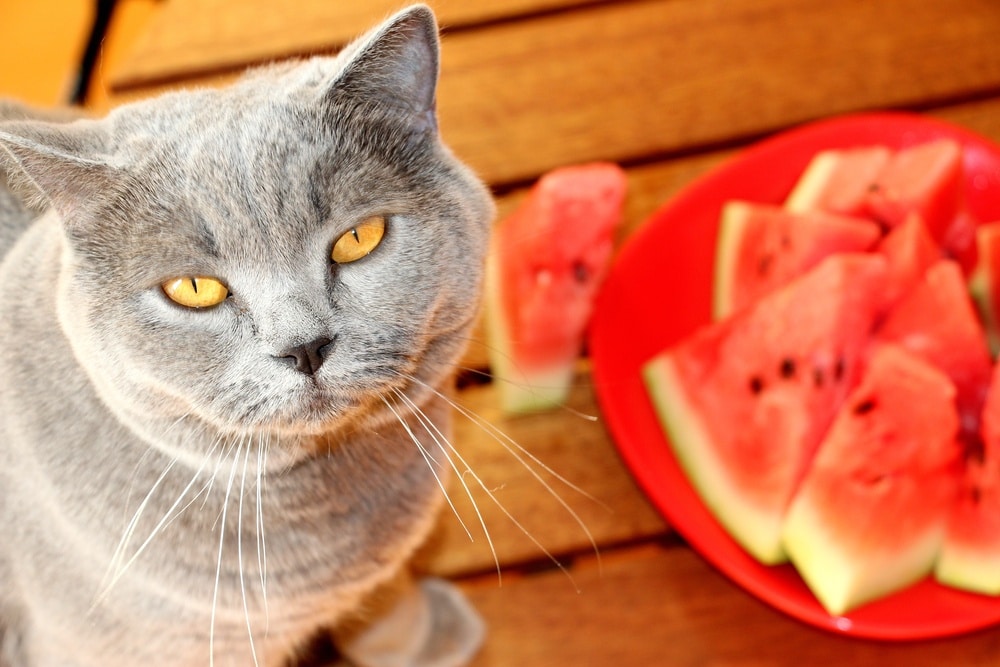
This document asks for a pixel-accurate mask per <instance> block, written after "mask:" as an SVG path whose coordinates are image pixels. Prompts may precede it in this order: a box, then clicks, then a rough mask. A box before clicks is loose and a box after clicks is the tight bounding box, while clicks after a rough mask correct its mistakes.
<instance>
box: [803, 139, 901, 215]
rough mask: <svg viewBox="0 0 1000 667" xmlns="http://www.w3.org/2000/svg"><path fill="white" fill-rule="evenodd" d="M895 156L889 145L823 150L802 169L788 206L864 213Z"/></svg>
mask: <svg viewBox="0 0 1000 667" xmlns="http://www.w3.org/2000/svg"><path fill="white" fill-rule="evenodd" d="M891 157H892V151H891V150H890V149H888V148H886V147H885V146H864V147H860V148H845V149H840V150H837V149H830V150H825V151H820V152H819V153H817V154H816V155H815V156H814V157H813V158H812V160H811V161H810V162H809V165H808V166H807V167H806V169H805V171H803V172H802V176H801V177H800V178H799V180H798V181H797V182H796V185H795V187H794V188H793V189H792V192H791V194H789V195H788V199H787V200H786V201H785V207H786V208H788V210H790V211H795V212H798V213H805V212H807V211H830V212H833V213H843V214H845V215H863V214H864V213H866V211H867V207H866V202H867V198H868V194H869V191H870V188H871V185H872V183H874V182H875V180H876V179H877V178H878V176H879V174H881V173H882V171H883V170H884V169H885V167H886V165H888V164H889V160H890V158H891Z"/></svg>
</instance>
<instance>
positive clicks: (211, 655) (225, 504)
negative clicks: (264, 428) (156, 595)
mask: <svg viewBox="0 0 1000 667" xmlns="http://www.w3.org/2000/svg"><path fill="white" fill-rule="evenodd" d="M242 451H243V444H242V443H240V444H239V446H238V447H237V450H236V454H235V456H233V467H232V470H231V471H230V472H229V482H228V483H227V485H226V495H225V496H224V497H223V499H222V521H221V524H222V525H221V527H220V529H219V552H218V557H217V559H216V565H215V589H214V590H213V591H212V614H211V618H210V620H209V631H208V664H209V667H214V666H215V614H216V610H217V609H218V606H219V580H220V579H221V577H222V550H223V546H224V545H225V542H226V514H227V512H228V510H229V496H230V494H231V493H232V490H233V480H234V479H235V478H236V466H237V465H238V464H239V459H240V454H241V453H242Z"/></svg>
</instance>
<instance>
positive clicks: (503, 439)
mask: <svg viewBox="0 0 1000 667" xmlns="http://www.w3.org/2000/svg"><path fill="white" fill-rule="evenodd" d="M408 379H409V380H411V381H412V382H415V383H417V384H419V385H421V386H423V387H425V388H427V389H428V390H430V391H431V392H433V393H434V394H435V395H436V396H438V397H440V398H441V399H442V400H444V401H445V402H446V403H448V405H450V406H451V407H453V408H454V409H455V410H456V411H458V412H459V414H461V415H462V416H463V417H465V418H466V419H468V420H469V421H470V422H472V423H473V424H475V425H477V426H479V427H480V428H481V429H483V430H484V431H485V432H486V433H487V434H488V435H490V437H491V438H493V440H495V441H496V442H497V443H499V444H500V445H501V446H502V447H503V448H504V449H505V450H506V451H507V452H508V453H509V454H510V455H511V456H513V457H514V459H515V460H517V462H518V463H520V464H521V465H522V466H523V467H524V469H525V470H527V471H528V473H529V474H530V475H531V476H532V477H533V478H534V479H535V480H536V481H537V482H538V483H539V484H541V485H542V487H543V488H544V489H545V490H546V491H547V492H548V493H549V495H551V496H552V497H553V498H554V499H555V500H556V502H558V503H559V505H560V506H561V507H562V508H563V509H564V510H565V511H566V512H567V514H569V515H570V517H572V519H573V521H574V522H575V523H576V524H577V525H578V526H579V527H580V529H581V530H582V531H583V534H584V536H586V538H587V541H588V542H589V543H590V546H591V548H592V549H593V551H594V554H595V556H596V558H597V564H598V569H601V568H602V562H601V553H600V549H599V548H598V546H597V541H596V540H595V539H594V536H593V534H592V533H591V532H590V529H589V528H587V525H586V523H584V521H583V519H581V518H580V515H579V514H577V512H576V511H575V510H574V509H573V508H572V507H570V505H569V503H567V502H566V500H565V499H564V498H563V497H562V496H561V495H559V493H558V492H556V490H555V489H554V488H552V485H551V484H549V483H548V482H547V481H546V480H545V479H544V478H543V477H542V476H541V475H540V474H539V473H538V471H537V470H535V469H534V468H533V467H532V466H531V465H529V464H528V461H527V460H525V457H527V459H528V460H530V461H531V462H532V463H534V464H535V465H537V466H538V467H539V468H541V469H542V470H543V471H545V472H546V473H548V474H549V475H551V476H552V477H554V478H555V479H556V480H558V481H559V482H561V483H562V484H563V485H565V486H566V487H567V488H569V489H571V490H573V491H575V492H576V493H578V494H580V495H581V496H583V497H585V498H587V499H588V500H590V501H592V502H594V503H596V504H598V505H599V506H601V507H603V508H604V509H606V510H608V511H610V508H608V507H607V505H605V504H604V503H602V502H600V501H599V500H597V499H596V498H594V497H593V496H592V495H591V494H589V493H587V492H586V491H584V490H583V489H581V488H580V487H579V486H577V485H576V484H574V483H573V482H571V481H569V480H568V479H566V478H565V477H563V476H562V475H560V474H559V473H557V472H556V471H555V470H553V469H552V468H551V467H549V466H548V465H547V464H545V462H543V461H542V460H541V459H539V458H538V457H537V456H535V455H534V454H532V453H531V452H530V451H528V450H527V449H526V448H525V447H524V446H523V445H521V444H520V443H519V442H517V441H516V440H514V439H513V438H511V437H510V436H509V435H507V434H506V433H504V431H503V430H502V429H500V428H498V427H497V426H496V425H494V424H491V423H490V422H489V421H487V420H486V419H483V418H482V417H481V416H479V415H478V414H476V413H475V412H473V411H471V410H469V409H468V408H466V407H465V406H463V405H461V404H459V403H458V402H456V401H455V400H453V399H452V398H451V397H449V396H447V395H446V394H444V393H443V392H441V391H439V390H437V389H436V388H434V387H432V386H430V385H428V384H427V383H425V382H422V381H421V380H420V379H418V378H416V377H412V376H410V377H408ZM452 450H453V451H454V448H452ZM455 453H456V455H458V456H459V458H460V459H461V455H460V454H458V452H455ZM522 454H523V456H522ZM464 463H465V462H464V460H463V464H464ZM466 465H467V464H466ZM477 481H479V480H478V477H477ZM479 483H480V485H482V482H481V481H480V482H479ZM483 488H484V490H486V491H487V493H489V491H488V490H487V489H486V488H485V487H483ZM490 495H491V497H492V494H490ZM500 509H501V510H502V511H503V512H504V513H505V514H507V516H508V517H510V518H511V520H513V517H511V516H510V514H509V512H507V510H506V508H504V507H502V506H500ZM514 523H515V524H516V525H517V526H518V528H520V529H521V531H522V532H524V533H525V534H526V535H527V536H528V537H529V538H530V539H531V540H532V542H534V543H535V544H536V545H538V546H539V547H541V545H540V544H538V541H537V540H536V539H535V538H534V536H532V535H531V534H530V533H528V532H527V531H526V530H525V529H524V528H523V527H522V526H521V525H520V523H518V522H517V521H514ZM542 551H543V552H545V554H546V555H547V556H548V557H549V559H550V560H552V561H553V562H555V564H556V565H557V566H559V567H560V569H564V568H563V566H562V564H561V563H559V562H558V561H556V559H555V558H554V557H553V556H552V555H551V554H550V553H549V552H548V551H547V550H545V549H544V548H542ZM564 570H565V569H564ZM567 574H568V572H567Z"/></svg>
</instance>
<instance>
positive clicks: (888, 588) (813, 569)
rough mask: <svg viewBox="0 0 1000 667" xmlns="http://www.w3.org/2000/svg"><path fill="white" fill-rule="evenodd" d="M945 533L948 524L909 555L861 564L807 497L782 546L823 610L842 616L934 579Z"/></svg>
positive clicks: (792, 511)
mask: <svg viewBox="0 0 1000 667" xmlns="http://www.w3.org/2000/svg"><path fill="white" fill-rule="evenodd" d="M944 531H945V524H944V522H943V521H942V522H939V523H937V524H934V525H932V526H930V527H929V528H928V530H927V531H926V533H925V534H924V535H923V536H922V537H921V539H920V540H916V541H914V542H913V543H911V545H910V546H909V547H908V548H907V549H906V551H905V552H903V551H900V550H896V549H888V550H885V551H883V552H881V553H868V554H865V557H864V558H858V557H857V555H852V554H848V553H846V552H844V550H843V549H842V548H841V541H840V540H839V539H838V538H837V537H836V536H834V535H833V534H831V532H830V531H828V530H827V529H826V524H825V522H824V521H823V519H822V518H821V517H820V516H819V514H818V513H817V512H816V511H815V508H814V506H813V505H812V504H810V502H809V499H808V495H807V494H801V495H799V496H797V497H796V498H795V499H794V500H793V501H792V504H791V505H790V506H789V508H788V512H787V513H786V514H785V523H784V527H783V529H782V543H783V545H784V548H785V551H786V552H787V553H788V556H789V559H790V560H791V561H792V563H794V565H795V569H796V571H797V572H798V573H799V575H800V576H801V577H802V579H803V580H804V581H805V582H806V585H807V586H808V587H809V590H811V591H812V593H813V595H815V596H816V599H817V600H819V602H820V604H821V605H822V606H823V608H824V609H826V611H827V612H828V613H829V614H831V615H833V616H840V615H842V614H845V613H847V612H848V611H850V610H851V609H854V608H856V607H858V606H860V605H862V604H864V603H866V602H871V601H872V600H876V599H878V598H881V597H884V596H886V595H888V594H890V593H893V592H895V591H898V590H902V589H903V588H906V587H907V586H910V585H912V584H915V583H916V582H918V581H920V580H921V579H923V578H925V577H926V576H927V575H928V574H930V573H931V572H932V571H933V569H934V563H935V561H936V560H937V557H938V553H939V551H940V548H941V542H942V541H943V540H944ZM887 573H889V574H888V575H887Z"/></svg>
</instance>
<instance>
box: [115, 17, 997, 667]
mask: <svg viewBox="0 0 1000 667" xmlns="http://www.w3.org/2000/svg"><path fill="white" fill-rule="evenodd" d="M431 4H432V5H433V6H434V7H435V9H436V10H437V12H438V15H439V19H440V21H441V23H442V24H443V26H444V29H445V30H444V41H443V64H442V81H441V87H440V92H439V100H440V124H441V129H442V132H443V134H444V137H445V139H446V140H447V141H448V142H449V143H450V144H451V145H452V147H453V148H454V150H455V151H456V152H457V153H458V154H459V155H460V156H462V157H463V158H464V159H465V160H467V161H468V162H469V163H470V164H471V165H472V166H473V167H474V168H475V169H477V170H478V172H479V173H480V174H481V175H482V176H483V177H484V178H485V179H486V180H487V181H488V182H489V183H490V185H491V186H492V187H493V188H494V191H495V192H496V193H497V195H498V201H499V207H500V213H501V215H503V214H504V213H506V212H508V211H509V210H511V208H512V207H513V206H514V205H515V204H516V202H517V201H518V200H519V199H520V198H521V197H522V196H523V191H524V188H525V187H526V186H527V185H529V184H530V183H531V182H533V181H534V179H536V178H537V177H538V176H539V175H540V174H541V173H543V172H544V171H545V170H547V169H550V168H552V167H556V166H558V165H563V164H570V163H576V162H583V161H588V160H597V159H600V160H614V161H617V162H619V163H621V164H622V165H623V166H625V167H626V168H627V170H628V173H629V178H630V188H631V191H630V194H629V198H628V204H627V212H626V214H627V225H626V229H625V230H624V231H623V233H622V235H621V239H620V240H624V238H625V237H627V236H628V235H629V234H630V233H632V232H633V231H634V230H635V229H636V228H637V227H638V226H639V225H641V224H642V222H643V220H644V219H645V218H646V217H647V216H648V215H649V214H650V213H651V212H652V211H653V210H654V209H655V208H656V207H657V206H659V205H660V204H661V203H662V202H664V201H665V200H666V199H668V198H669V197H670V196H671V195H673V194H674V193H676V192H677V191H678V189H679V188H681V187H682V186H684V185H685V184H686V183H688V182H690V181H691V180H692V179H694V178H696V177H698V176H699V175H700V174H703V173H705V172H706V171H707V170H709V169H711V168H712V167H714V166H716V165H718V164H719V163H720V162H722V161H723V160H725V159H726V158H727V157H729V156H731V155H732V154H733V152H734V151H736V150H738V149H739V148H740V147H742V146H744V145H746V144H748V143H750V142H752V141H754V140H756V139H758V138H760V137H763V136H765V135H768V134H771V133H773V132H776V131H779V130H781V129H783V128H787V127H789V126H791V125H795V124H798V123H801V122H804V121H808V120H810V119H815V118H819V117H824V116H829V115H834V114H839V113H843V112H849V111H856V110H863V109H884V108H894V109H909V110H917V111H920V112H925V113H927V114H930V115H933V116H937V117H941V118H944V119H947V120H949V121H953V122H955V123H959V124H962V125H965V126H967V127H969V128H971V129H973V130H975V131H977V132H980V133H982V134H983V135H985V136H987V137H991V138H993V139H995V140H998V141H1000V4H998V3H997V2H996V1H995V0H823V1H822V2H816V1H813V0H644V1H643V0H635V1H619V2H607V1H598V0H589V1H588V0H436V1H433V0H432V2H431ZM398 6H399V2H398V1H397V0H377V1H376V0H369V1H367V2H365V3H348V2H333V1H331V0H298V1H297V2H288V3H277V2H271V1H269V0H167V1H166V2H164V3H162V5H161V6H160V8H159V10H158V13H157V15H156V16H155V17H154V19H153V21H152V23H151V24H150V26H149V28H148V30H147V32H146V33H145V34H144V35H143V36H142V38H141V39H140V40H139V41H138V43H137V45H136V48H135V51H134V53H133V54H132V56H131V57H130V58H127V59H126V62H125V63H124V64H123V65H122V66H121V67H120V68H118V69H117V70H115V71H111V72H106V73H105V76H106V77H107V81H106V83H107V85H108V86H109V87H110V92H111V99H112V102H118V101H122V100H127V99H130V98H132V97H135V96H142V95H148V94H151V93H153V92H156V91H158V90H160V89H163V88H169V87H173V86H176V85H180V84H183V85H192V84H197V83H207V84H209V85H214V84H217V83H220V82H224V81H226V80H228V79H230V78H232V76H233V73H234V72H235V71H236V70H238V69H239V68H241V67H243V66H244V65H246V64H248V63H255V62H261V61H266V60H270V59H274V58H280V57H284V56H288V55H299V54H304V53H312V52H331V51H335V50H336V49H338V48H339V47H340V46H342V45H343V43H344V42H345V41H346V40H348V39H349V38H350V37H351V36H353V35H355V34H356V33H358V32H360V31H361V30H363V29H364V28H365V27H367V26H369V25H371V24H373V23H374V22H376V21H377V20H378V19H379V18H381V17H382V16H384V15H386V14H387V13H388V12H389V11H391V10H393V9H395V8H397V7H398ZM466 365H468V366H470V367H474V368H480V369H485V368H486V361H485V354H484V348H483V346H482V344H473V346H472V349H471V350H470V351H469V355H468V358H467V360H466ZM459 400H460V402H461V403H462V404H463V405H465V406H466V407H468V409H470V410H472V411H474V412H475V413H476V414H478V415H480V417H481V418H482V420H484V421H485V422H488V423H490V424H492V425H494V426H495V427H497V428H498V429H500V430H501V431H503V432H504V433H506V434H507V435H508V436H510V437H511V438H512V439H514V440H516V441H517V442H518V443H520V444H522V445H523V446H524V447H525V448H527V449H528V450H530V451H531V453H532V454H533V455H534V456H536V457H538V459H540V460H541V461H544V463H545V464H546V465H547V466H548V467H549V468H551V469H552V470H555V471H557V472H558V473H559V474H560V475H561V476H562V477H564V478H565V479H567V480H569V481H570V482H572V483H573V484H574V485H576V486H578V487H580V488H581V489H583V490H585V491H586V492H587V493H588V494H589V495H590V496H592V497H593V499H588V498H587V497H584V496H582V495H580V494H578V493H576V492H575V491H572V490H569V489H567V488H566V486H565V485H563V484H562V483H561V482H559V481H558V480H555V479H554V478H553V477H552V476H551V475H550V474H549V473H547V472H545V471H544V470H541V471H540V476H541V478H542V479H543V480H545V481H546V482H548V483H549V484H551V485H552V486H553V488H554V489H555V490H557V491H558V493H559V494H560V495H561V496H562V498H564V499H565V500H564V501H565V503H566V505H568V506H569V507H570V508H572V511H573V512H574V513H575V514H576V515H577V516H578V517H579V519H580V523H582V524H584V525H586V527H587V529H588V530H589V533H590V534H591V535H592V536H593V540H594V542H596V545H597V551H599V554H600V558H598V556H597V555H596V553H595V548H594V547H593V546H592V545H591V544H590V541H589V538H588V535H587V531H585V530H584V529H583V528H582V527H581V525H580V523H578V522H577V521H576V520H575V519H574V517H573V516H572V514H571V513H570V512H569V511H567V509H566V507H564V506H563V505H562V503H561V502H560V501H558V500H557V499H555V498H554V497H553V496H552V495H551V494H550V493H549V492H547V491H546V489H545V486H544V484H542V483H541V482H540V481H539V480H538V479H536V478H534V477H533V476H532V475H531V474H530V473H529V472H528V471H527V470H526V468H525V467H524V466H522V465H521V463H519V462H518V461H517V460H516V459H517V457H516V456H513V455H512V454H511V453H509V452H508V451H506V450H505V447H504V445H503V442H501V441H500V440H498V439H497V438H496V437H494V436H493V435H492V434H491V430H492V427H483V426H482V425H480V424H477V423H474V422H473V421H471V420H468V419H464V418H461V417H460V418H458V420H457V422H458V425H457V438H456V439H457V441H458V443H459V446H460V448H461V449H462V451H463V453H464V454H465V456H466V457H467V458H468V460H469V462H470V464H471V466H472V468H473V469H475V470H476V471H477V473H478V474H479V475H480V476H481V477H482V478H483V479H484V481H485V482H486V484H487V485H488V486H489V487H490V488H491V489H495V495H496V497H497V498H498V499H499V500H500V501H501V502H502V503H503V507H504V508H505V511H504V510H501V509H500V508H498V507H497V505H495V504H494V503H493V502H492V501H490V500H489V499H488V498H486V497H485V495H484V494H479V498H478V504H479V507H480V509H481V510H482V512H483V514H484V516H485V522H486V525H487V526H488V528H489V531H490V534H491V538H492V542H493V545H494V546H495V549H496V554H497V560H498V561H499V570H498V567H497V564H496V563H495V562H494V556H493V554H492V552H491V549H490V547H489V545H488V543H487V540H486V539H485V538H484V536H483V535H482V534H481V531H476V528H475V526H476V521H475V518H474V514H473V511H472V508H471V506H470V505H469V504H468V503H467V502H466V501H464V500H463V494H462V493H461V492H460V491H459V492H457V493H455V494H454V495H455V498H456V501H457V505H458V510H459V512H460V514H461V515H462V516H463V517H465V519H466V520H467V523H469V525H470V527H471V529H472V532H473V534H474V537H475V539H474V540H473V541H470V540H469V538H468V537H467V536H466V534H465V533H464V531H463V530H462V528H461V527H460V525H459V524H458V522H457V521H456V519H455V518H454V516H452V515H451V514H445V515H444V516H442V520H441V525H440V529H439V531H438V533H437V535H436V538H435V540H434V541H433V543H432V544H431V545H430V546H429V547H428V548H427V549H426V550H425V553H424V554H423V555H422V557H421V565H420V566H421V567H422V568H424V569H426V570H429V571H432V572H436V573H439V574H442V575H445V576H448V577H451V578H453V579H455V580H457V581H458V582H459V583H460V584H461V586H462V587H463V588H464V589H465V590H466V591H467V592H468V594H469V596H470V597H471V598H472V600H473V601H474V603H475V604H476V606H477V607H478V608H479V609H480V610H481V611H482V613H483V614H484V616H485V617H486V619H487V621H488V623H489V628H490V635H489V639H488V643H487V645H486V647H485V649H484V650H483V652H482V654H481V655H480V656H479V658H478V659H477V660H476V662H475V665H476V666H477V667H499V666H506V665H510V666H518V667H522V666H544V667H561V666H569V665H613V666H615V667H627V666H647V665H666V666H672V667H673V666H676V667H683V666H687V665H691V666H695V665H697V666H722V665H725V666H735V665H738V666H741V667H745V666H750V665H761V666H764V665H837V666H840V665H867V664H880V665H885V664H891V665H906V666H908V667H914V666H924V665H926V666H928V667H930V666H934V667H938V666H940V665H946V664H947V665H969V666H971V665H997V664H1000V629H998V630H988V631H983V632H979V633H976V634H972V635H968V636H963V637H959V638H953V639H948V640H938V641H931V642H923V643H917V644H888V643H878V642H871V641H860V640H855V639H850V638H845V637H841V636H834V635H832V634H828V633H826V632H823V631H820V630H817V629H814V628H812V627H808V626H805V625H803V624H800V623H799V622H797V621H795V620H792V619H790V618H788V617H786V616H784V615H783V614H781V613H779V612H777V611H775V610H773V609H771V608H770V607H768V606H766V605H765V604H763V603H761V602H759V601H758V600H756V599H754V598H753V597H751V596H750V595H748V594H747V593H745V592H744V591H743V590H741V589H739V588H737V587H736V586H735V585H733V584H732V583H730V582H729V581H728V580H727V579H726V578H725V577H723V576H722V575H720V574H719V573H718V572H716V571H715V570H714V569H713V568H712V567H710V566H709V565H707V564H706V563H705V562H704V561H703V560H702V559H701V557H699V556H698V555H697V554H696V553H694V552H693V551H692V550H691V549H689V548H688V547H687V546H686V545H685V543H684V541H683V540H682V539H681V538H680V537H679V536H678V535H676V534H675V533H673V532H672V531H671V530H670V527H669V526H668V525H666V523H665V522H664V521H663V520H662V519H661V518H660V517H659V515H658V514H657V513H656V512H655V511H654V510H653V509H652V508H651V507H650V506H649V504H648V503H647V501H646V499H645V498H644V496H643V495H642V493H641V492H640V491H639V490H638V489H637V488H636V486H635V485H634V483H633V481H632V479H631V477H630V476H629V474H628V473H627V472H626V470H625V469H624V467H623V465H622V463H621V461H620V460H619V458H618V456H617V454H616V451H615V448H614V445H613V444H612V442H611V440H610V438H609V435H608V434H607V432H606V431H605V429H604V426H603V424H602V423H601V420H600V419H599V418H598V419H597V420H596V421H594V420H591V419H588V418H586V417H584V416H581V415H592V416H597V417H599V415H600V412H599V409H598V407H597V405H596V404H595V397H594V391H593V387H592V386H591V383H590V376H589V365H588V361H587V360H586V359H581V361H580V365H579V375H578V379H577V383H576V387H575V390H574V393H573V396H572V400H571V402H570V404H569V406H568V409H566V410H556V411H553V412H549V413H545V414H538V415H533V416H525V417H518V418H510V417H505V416H503V415H501V414H500V412H499V411H498V409H497V405H496V398H495V393H494V388H493V387H491V386H490V385H488V384H486V385H473V386H469V387H467V388H465V389H463V390H462V391H461V392H460V393H459ZM534 467H535V468H536V469H538V466H534ZM505 512H509V513H510V515H512V516H514V517H516V518H517V519H518V521H520V522H521V523H522V525H523V527H524V528H525V530H526V531H527V533H529V534H530V536H531V537H528V536H527V535H526V534H525V533H524V532H522V531H521V529H520V528H518V527H517V526H515V525H514V524H513V523H512V522H511V521H510V520H509V519H508V517H507V516H506V514H505ZM536 541H537V542H536ZM543 550H544V551H543ZM545 551H547V552H548V553H549V554H551V558H550V557H549V556H547V555H546V553H545Z"/></svg>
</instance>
